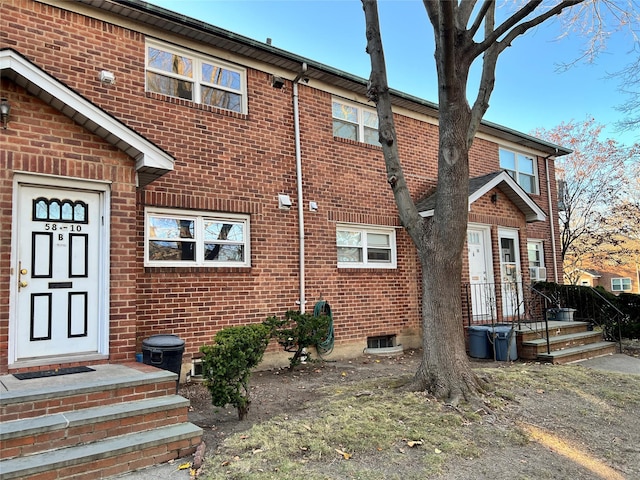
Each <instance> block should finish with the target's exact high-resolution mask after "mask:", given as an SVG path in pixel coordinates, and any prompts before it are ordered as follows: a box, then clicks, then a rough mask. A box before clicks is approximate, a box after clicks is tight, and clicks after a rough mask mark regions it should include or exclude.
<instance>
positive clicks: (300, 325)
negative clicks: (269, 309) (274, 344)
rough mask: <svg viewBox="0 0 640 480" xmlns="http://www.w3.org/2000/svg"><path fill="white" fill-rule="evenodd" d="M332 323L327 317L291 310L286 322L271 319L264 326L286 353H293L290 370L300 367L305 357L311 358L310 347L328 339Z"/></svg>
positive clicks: (286, 316) (285, 319)
mask: <svg viewBox="0 0 640 480" xmlns="http://www.w3.org/2000/svg"><path fill="white" fill-rule="evenodd" d="M330 322H331V319H330V318H329V317H328V316H326V315H319V316H314V315H311V314H309V313H300V312H299V311H295V310H289V311H287V312H286V313H285V318H284V320H280V319H279V318H277V317H269V318H267V320H266V321H265V322H264V325H267V326H268V327H269V328H270V329H271V332H272V333H271V335H272V336H273V337H275V338H276V340H277V341H278V343H279V344H280V345H282V347H283V348H284V349H285V351H287V352H293V357H291V358H290V359H289V368H290V369H293V368H295V367H296V366H297V365H300V363H301V362H302V359H303V356H305V355H306V356H307V358H308V357H309V352H308V348H309V347H311V346H316V345H318V344H319V343H320V342H322V341H323V340H324V339H326V338H327V335H328V334H329V325H330ZM305 352H306V353H305Z"/></svg>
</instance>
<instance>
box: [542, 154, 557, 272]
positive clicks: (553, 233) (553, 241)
mask: <svg viewBox="0 0 640 480" xmlns="http://www.w3.org/2000/svg"><path fill="white" fill-rule="evenodd" d="M549 157H551V155H547V156H546V157H544V162H545V165H544V169H545V172H546V176H547V201H548V202H549V224H550V225H551V250H552V251H553V277H554V279H555V282H556V283H560V282H559V281H558V257H557V256H556V228H555V225H554V224H555V223H556V219H555V218H554V217H553V204H552V203H551V200H552V197H551V179H550V177H549Z"/></svg>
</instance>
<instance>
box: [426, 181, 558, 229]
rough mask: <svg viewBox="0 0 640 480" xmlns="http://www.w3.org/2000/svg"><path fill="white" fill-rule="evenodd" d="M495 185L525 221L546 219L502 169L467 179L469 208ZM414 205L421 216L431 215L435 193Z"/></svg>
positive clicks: (534, 203) (526, 194) (540, 210)
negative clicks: (516, 208) (517, 209)
mask: <svg viewBox="0 0 640 480" xmlns="http://www.w3.org/2000/svg"><path fill="white" fill-rule="evenodd" d="M496 187H497V188H499V189H500V191H501V192H502V193H503V194H504V195H505V196H506V197H507V198H508V199H509V200H511V202H512V203H513V204H514V205H515V206H516V207H518V208H519V209H520V211H521V212H522V213H524V216H525V219H526V221H527V223H531V222H542V221H544V220H546V218H547V216H546V214H545V213H544V211H543V210H542V209H541V208H540V207H539V206H538V205H537V204H536V202H534V201H533V200H532V198H531V197H530V196H529V194H528V193H527V192H525V191H524V189H523V188H522V187H521V186H520V185H518V183H517V182H516V181H515V180H514V179H513V178H511V175H509V174H508V173H507V172H505V171H504V170H502V171H498V172H493V173H489V174H487V175H483V176H481V177H475V178H471V179H470V180H469V210H471V204H472V203H473V202H475V201H476V200H478V199H479V198H481V197H483V196H484V195H485V194H487V193H488V192H490V191H491V190H492V189H494V188H496ZM416 206H417V207H418V210H419V211H420V215H422V216H423V217H431V216H433V212H434V209H435V206H436V194H435V193H434V194H432V195H429V196H428V197H425V198H423V199H421V200H419V201H418V202H416Z"/></svg>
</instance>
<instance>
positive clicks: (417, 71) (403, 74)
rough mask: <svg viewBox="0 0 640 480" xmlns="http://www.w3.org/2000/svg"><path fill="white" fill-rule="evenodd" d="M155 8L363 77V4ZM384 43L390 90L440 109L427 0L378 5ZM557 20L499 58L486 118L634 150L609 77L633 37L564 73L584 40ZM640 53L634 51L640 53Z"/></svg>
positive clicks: (266, 2)
mask: <svg viewBox="0 0 640 480" xmlns="http://www.w3.org/2000/svg"><path fill="white" fill-rule="evenodd" d="M150 3H153V4H156V5H159V6H161V7H164V8H167V9H169V10H173V11H176V12H179V13H182V14H185V15H188V16H190V17H194V18H197V19H198V20H202V21H205V22H207V23H210V24H212V25H215V26H217V27H220V28H224V29H226V30H229V31H231V32H234V33H237V34H240V35H244V36H246V37H249V38H252V39H254V40H259V41H266V39H267V38H271V39H272V45H273V46H275V47H278V48H281V49H283V50H286V51H289V52H292V53H295V54H298V55H301V56H303V57H306V58H309V59H312V60H314V61H317V62H321V63H324V64H326V65H330V66H332V67H335V68H338V69H341V70H344V71H346V72H349V73H351V74H354V75H358V76H361V77H364V78H367V77H368V76H369V71H370V63H369V62H370V61H369V56H368V55H367V54H366V52H365V46H366V40H365V33H364V32H365V28H364V13H363V11H362V5H361V3H360V0H152V1H151V2H150ZM379 14H380V22H381V29H382V40H383V44H384V49H385V57H386V61H387V73H388V77H389V85H390V86H391V87H392V88H395V89H397V90H401V91H403V92H406V93H409V94H411V95H415V96H417V97H420V98H423V99H425V100H429V101H433V102H437V86H436V74H435V66H434V62H433V38H432V36H433V34H432V29H431V25H430V23H429V20H428V18H427V15H426V12H425V10H424V6H423V3H422V0H381V1H380V3H379ZM561 28H562V27H561V25H560V24H559V22H557V21H552V22H551V23H549V24H543V25H540V26H538V27H537V28H536V29H534V30H532V31H530V32H528V33H527V34H526V35H525V36H524V37H520V38H519V39H517V40H516V41H515V42H514V43H513V46H512V47H510V48H508V49H507V50H506V51H505V52H504V54H503V55H502V56H501V57H500V59H499V60H498V70H497V74H496V75H497V79H496V87H495V90H494V92H493V95H492V97H491V101H490V107H489V111H488V112H487V114H486V115H485V119H486V120H489V121H491V122H495V123H498V124H501V125H504V126H507V127H509V128H513V129H515V130H518V131H520V132H524V133H530V132H531V131H532V130H533V129H535V128H538V127H543V128H546V129H550V128H553V127H554V126H556V125H558V124H560V123H562V122H565V123H566V122H569V121H572V120H575V121H582V120H584V119H586V118H588V117H594V118H595V119H596V121H597V122H598V123H601V124H604V125H605V126H606V128H605V131H604V136H605V137H606V138H614V139H616V140H618V141H620V142H621V143H623V144H627V145H631V144H632V143H633V142H635V141H638V140H640V132H625V133H621V132H618V131H616V128H615V125H614V124H615V122H616V121H617V120H619V118H620V113H619V112H618V111H616V107H617V106H619V105H620V104H622V103H624V101H625V97H624V96H623V95H621V94H620V93H619V92H618V87H619V83H618V81H617V80H616V79H611V78H608V76H609V75H610V74H613V73H615V72H617V71H620V70H621V69H622V68H623V67H624V66H625V65H627V64H628V63H629V62H630V61H631V60H632V59H633V57H632V56H630V55H631V54H630V51H631V48H632V47H633V41H632V38H631V36H630V35H629V34H628V33H626V32H616V33H613V34H612V35H611V36H610V38H609V41H608V43H607V48H606V51H605V52H603V53H602V54H601V55H600V56H599V57H598V58H597V60H596V61H595V62H594V63H591V64H585V63H579V64H578V65H576V66H574V67H572V68H570V69H569V70H567V71H560V70H561V69H559V65H561V64H564V63H569V62H572V61H573V60H575V59H576V58H578V57H579V55H580V52H581V50H582V49H583V48H584V47H585V45H586V41H585V39H584V38H583V37H580V36H579V35H578V34H570V35H568V36H566V37H564V38H563V39H561V40H558V37H559V36H560V34H561V33H562V30H561ZM636 55H637V53H636Z"/></svg>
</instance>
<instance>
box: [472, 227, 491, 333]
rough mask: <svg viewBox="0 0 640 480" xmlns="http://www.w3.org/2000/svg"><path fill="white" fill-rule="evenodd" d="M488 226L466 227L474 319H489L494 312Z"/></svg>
mask: <svg viewBox="0 0 640 480" xmlns="http://www.w3.org/2000/svg"><path fill="white" fill-rule="evenodd" d="M489 238H490V231H489V229H488V228H484V227H480V226H469V227H468V228H467V250H468V256H469V284H470V294H471V308H472V310H473V311H472V315H473V319H474V320H475V321H479V320H489V319H491V318H493V315H494V313H495V302H496V295H495V286H494V284H493V269H492V268H491V249H490V245H491V242H490V240H489Z"/></svg>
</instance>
